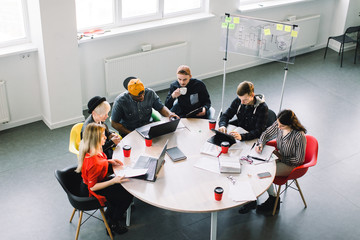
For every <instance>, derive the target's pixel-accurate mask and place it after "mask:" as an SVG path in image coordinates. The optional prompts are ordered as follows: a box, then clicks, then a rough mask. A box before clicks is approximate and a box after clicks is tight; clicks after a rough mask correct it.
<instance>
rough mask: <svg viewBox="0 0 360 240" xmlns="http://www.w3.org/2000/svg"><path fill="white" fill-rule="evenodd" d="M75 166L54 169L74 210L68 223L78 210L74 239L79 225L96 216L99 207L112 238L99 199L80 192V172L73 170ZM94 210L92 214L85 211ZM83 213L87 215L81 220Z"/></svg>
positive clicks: (78, 230)
mask: <svg viewBox="0 0 360 240" xmlns="http://www.w3.org/2000/svg"><path fill="white" fill-rule="evenodd" d="M75 169H76V167H69V168H66V169H64V170H55V177H56V179H57V180H58V181H59V183H60V185H61V186H62V188H63V189H64V191H65V192H66V194H67V196H68V199H69V201H70V204H71V205H72V206H73V207H74V210H73V212H72V214H71V217H70V223H71V221H72V219H73V217H74V214H75V212H76V210H79V211H80V216H79V222H78V226H77V229H76V235H75V240H77V239H78V237H79V232H80V226H81V225H82V224H83V223H85V222H86V221H87V220H88V219H89V218H90V217H94V218H96V219H99V220H101V219H100V218H97V217H95V216H93V215H94V213H95V212H96V211H97V210H98V209H100V212H101V216H102V221H103V222H104V224H105V227H106V230H107V232H108V233H109V236H110V238H111V239H113V235H112V233H111V230H110V227H109V224H108V222H107V221H106V217H105V213H104V208H103V207H102V206H101V205H100V203H99V201H98V200H97V199H96V198H95V197H88V196H82V195H81V193H80V184H81V181H82V178H81V174H80V173H76V172H75ZM92 210H95V212H93V213H92V214H88V213H87V212H86V211H92ZM83 213H85V214H88V215H89V217H88V218H87V219H86V220H85V221H83V222H82V216H83Z"/></svg>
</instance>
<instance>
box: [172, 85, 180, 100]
mask: <svg viewBox="0 0 360 240" xmlns="http://www.w3.org/2000/svg"><path fill="white" fill-rule="evenodd" d="M180 95H181V93H180V88H177V89H176V90H175V91H173V93H172V94H171V97H172V98H174V99H175V98H178V97H179V96H180Z"/></svg>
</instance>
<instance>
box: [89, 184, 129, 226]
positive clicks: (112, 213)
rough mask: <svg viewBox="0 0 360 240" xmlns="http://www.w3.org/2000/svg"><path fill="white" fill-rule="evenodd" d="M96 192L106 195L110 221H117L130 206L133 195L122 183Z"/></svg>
mask: <svg viewBox="0 0 360 240" xmlns="http://www.w3.org/2000/svg"><path fill="white" fill-rule="evenodd" d="M95 193H97V194H99V195H102V196H104V197H106V200H107V203H106V205H107V207H108V210H107V213H108V214H109V215H108V216H109V217H110V221H112V222H114V223H115V222H117V221H119V220H120V219H121V218H122V216H123V215H124V213H125V211H126V210H127V209H128V207H129V206H130V204H131V202H132V200H133V196H132V195H131V194H130V193H129V192H128V191H126V189H125V188H124V187H123V186H122V185H121V184H114V185H111V186H109V187H107V188H104V189H101V190H98V191H96V192H95Z"/></svg>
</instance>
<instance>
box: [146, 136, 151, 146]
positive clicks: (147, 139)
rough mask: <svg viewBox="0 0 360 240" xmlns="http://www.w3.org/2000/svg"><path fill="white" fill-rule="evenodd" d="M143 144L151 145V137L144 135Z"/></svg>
mask: <svg viewBox="0 0 360 240" xmlns="http://www.w3.org/2000/svg"><path fill="white" fill-rule="evenodd" d="M145 145H146V146H147V147H151V145H152V138H150V137H149V136H147V137H145Z"/></svg>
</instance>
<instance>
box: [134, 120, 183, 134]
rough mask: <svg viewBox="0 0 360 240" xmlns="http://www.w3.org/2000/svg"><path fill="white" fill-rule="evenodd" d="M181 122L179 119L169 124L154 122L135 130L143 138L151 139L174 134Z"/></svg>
mask: <svg viewBox="0 0 360 240" xmlns="http://www.w3.org/2000/svg"><path fill="white" fill-rule="evenodd" d="M179 122H180V118H179V119H175V120H170V121H168V122H154V123H150V124H147V125H145V126H142V127H139V128H136V129H135V130H136V131H137V132H138V133H139V134H140V135H141V136H142V137H143V138H145V137H147V136H149V137H150V138H155V137H159V136H162V135H165V134H168V133H171V132H174V131H175V130H176V128H177V126H178V124H179Z"/></svg>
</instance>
